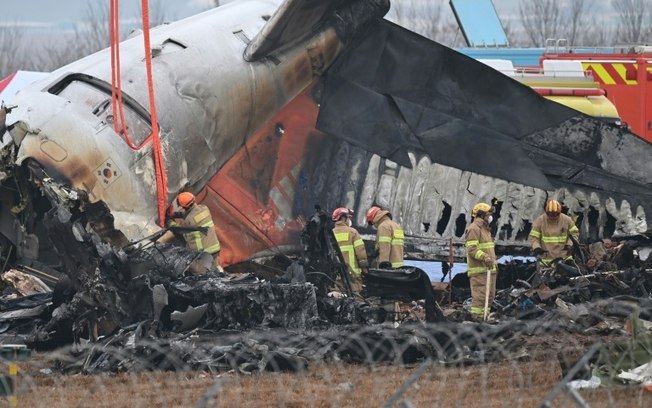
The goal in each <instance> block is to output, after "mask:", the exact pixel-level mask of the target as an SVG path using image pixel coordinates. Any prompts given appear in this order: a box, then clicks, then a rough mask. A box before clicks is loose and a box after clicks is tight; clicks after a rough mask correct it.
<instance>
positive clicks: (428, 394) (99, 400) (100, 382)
mask: <svg viewBox="0 0 652 408" xmlns="http://www.w3.org/2000/svg"><path fill="white" fill-rule="evenodd" d="M46 361H47V358H42V356H39V355H35V356H34V359H33V361H32V362H27V363H21V364H20V373H19V378H18V406H22V407H48V408H58V407H159V406H160V407H165V406H168V407H188V406H196V404H197V403H198V402H199V401H200V400H201V399H202V397H204V396H206V395H207V394H210V391H211V390H212V388H215V396H214V397H212V398H210V399H208V402H207V404H206V405H205V406H207V407H216V406H218V407H306V406H307V407H379V406H382V405H383V404H384V403H386V402H387V401H388V400H389V399H390V398H392V396H393V395H394V394H395V393H396V392H397V391H398V390H399V389H400V388H401V385H402V384H403V383H405V382H406V381H407V380H408V379H409V378H410V377H411V376H412V375H413V374H414V373H415V371H416V370H418V368H419V367H397V366H374V367H369V366H362V365H351V364H337V363H331V364H319V365H313V366H311V367H310V368H309V369H308V370H306V371H305V372H300V373H264V374H255V375H241V374H236V373H221V374H218V373H207V372H198V371H186V372H148V373H130V374H127V373H121V374H116V375H95V376H86V375H62V374H59V373H50V372H48V371H47V370H46V371H45V372H43V371H42V368H43V366H44V364H43V363H45V362H46ZM48 364H49V362H48ZM560 378H561V369H560V366H559V362H558V360H557V359H556V358H554V356H551V357H550V358H546V357H545V355H540V356H539V357H538V358H536V359H533V358H531V357H529V358H527V359H526V360H519V361H512V362H509V361H504V362H499V363H493V364H485V365H475V366H467V367H443V366H432V367H430V368H428V369H427V370H426V371H425V372H424V373H423V374H422V375H421V376H420V377H419V378H418V379H417V380H416V381H415V382H414V383H413V384H412V385H411V386H410V387H409V388H408V389H407V391H406V392H405V394H404V395H403V396H402V397H401V398H400V399H399V401H403V400H405V401H409V402H410V403H411V404H412V405H413V406H416V407H432V406H445V407H451V406H455V407H487V408H489V407H505V406H510V407H519V408H520V407H536V406H539V405H540V404H541V402H542V401H543V400H544V398H545V397H546V395H547V394H548V393H549V392H550V391H551V390H552V389H553V388H554V386H555V385H556V384H557V383H558V382H559V380H560ZM216 383H219V384H221V385H218V386H216V387H214V386H215V384H216ZM580 393H581V395H582V397H583V398H585V399H586V400H587V402H588V403H589V404H590V406H591V407H627V408H630V407H650V406H652V391H645V390H644V389H643V388H641V387H638V386H628V387H624V386H623V387H615V388H601V389H597V390H581V391H580ZM0 405H1V404H0ZM552 406H556V407H568V406H573V403H572V402H571V400H570V399H568V397H567V396H565V395H563V394H562V395H560V396H558V397H557V398H556V399H555V400H554V403H553V404H552Z"/></svg>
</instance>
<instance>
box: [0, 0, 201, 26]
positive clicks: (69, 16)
mask: <svg viewBox="0 0 652 408" xmlns="http://www.w3.org/2000/svg"><path fill="white" fill-rule="evenodd" d="M87 2H100V3H101V2H104V3H106V4H108V0H18V1H16V0H4V1H3V2H2V3H4V4H3V6H2V8H1V9H0V23H4V24H11V25H14V24H16V25H21V26H25V27H34V28H37V27H38V28H44V29H45V28H48V27H55V28H57V27H59V28H65V27H67V26H69V25H71V24H72V23H75V22H79V21H81V20H82V19H83V16H84V7H85V5H84V4H85V3H87ZM157 3H160V4H161V6H162V7H164V9H165V16H166V17H167V18H169V19H170V20H178V19H181V18H184V17H188V16H191V15H193V14H197V13H200V12H202V11H204V10H206V9H208V8H209V7H212V5H213V1H212V0H150V7H154V6H155V5H156V4H157ZM140 4H141V2H140V1H139V0H122V1H121V2H120V7H121V8H123V9H124V11H125V12H126V13H130V14H132V15H137V12H136V10H137V8H136V7H138V8H139V7H140Z"/></svg>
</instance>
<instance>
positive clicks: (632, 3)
mask: <svg viewBox="0 0 652 408" xmlns="http://www.w3.org/2000/svg"><path fill="white" fill-rule="evenodd" d="M611 6H612V7H613V9H614V11H615V12H616V14H617V15H618V27H617V29H616V37H617V38H616V40H617V41H621V42H625V43H638V42H640V41H641V39H642V37H643V35H644V29H643V22H644V21H645V17H644V16H645V14H646V12H647V8H648V7H647V4H646V1H645V0H611Z"/></svg>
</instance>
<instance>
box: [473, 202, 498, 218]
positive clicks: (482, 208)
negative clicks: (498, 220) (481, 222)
mask: <svg viewBox="0 0 652 408" xmlns="http://www.w3.org/2000/svg"><path fill="white" fill-rule="evenodd" d="M493 212H494V209H493V207H492V206H490V205H489V204H487V203H477V204H476V205H474V206H473V210H471V215H472V216H473V217H477V216H478V213H482V214H483V215H484V214H487V213H493Z"/></svg>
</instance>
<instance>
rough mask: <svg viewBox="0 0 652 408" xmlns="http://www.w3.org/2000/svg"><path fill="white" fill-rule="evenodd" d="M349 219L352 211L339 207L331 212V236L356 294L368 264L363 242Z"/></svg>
mask: <svg viewBox="0 0 652 408" xmlns="http://www.w3.org/2000/svg"><path fill="white" fill-rule="evenodd" d="M351 217H353V210H349V209H348V208H344V207H340V208H338V209H336V210H335V211H333V215H332V219H333V221H335V228H333V234H335V239H336V240H337V245H338V246H339V247H340V251H341V252H342V255H343V256H344V262H345V263H346V266H347V269H348V271H349V281H350V282H351V288H352V289H353V291H354V292H355V293H357V294H359V293H360V291H361V290H362V276H361V275H362V273H363V272H364V273H367V271H368V268H369V264H368V263H367V251H366V250H365V248H364V242H362V238H361V237H360V234H359V233H358V231H357V230H356V229H355V228H353V227H351Z"/></svg>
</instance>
